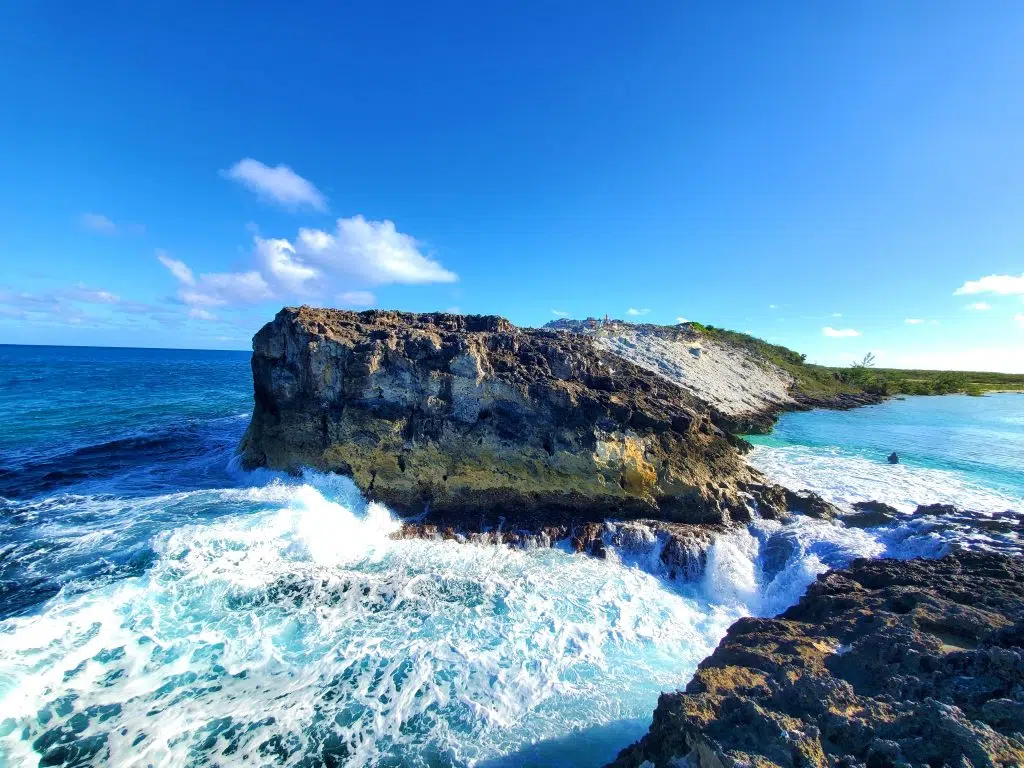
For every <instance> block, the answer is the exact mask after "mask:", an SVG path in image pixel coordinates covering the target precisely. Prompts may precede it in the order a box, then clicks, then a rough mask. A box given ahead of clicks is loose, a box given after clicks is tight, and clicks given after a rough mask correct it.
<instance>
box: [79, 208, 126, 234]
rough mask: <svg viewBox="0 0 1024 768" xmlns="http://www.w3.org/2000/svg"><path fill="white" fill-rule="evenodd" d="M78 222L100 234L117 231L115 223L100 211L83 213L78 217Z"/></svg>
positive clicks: (115, 232)
mask: <svg viewBox="0 0 1024 768" xmlns="http://www.w3.org/2000/svg"><path fill="white" fill-rule="evenodd" d="M78 222H79V223H80V224H81V225H82V226H83V227H85V229H88V230H89V231H90V232H98V233H99V234H101V235H116V234H117V231H118V230H117V224H115V223H114V222H113V221H111V220H110V219H108V218H107V217H106V216H104V215H103V214H102V213H83V214H82V215H81V216H79V217H78Z"/></svg>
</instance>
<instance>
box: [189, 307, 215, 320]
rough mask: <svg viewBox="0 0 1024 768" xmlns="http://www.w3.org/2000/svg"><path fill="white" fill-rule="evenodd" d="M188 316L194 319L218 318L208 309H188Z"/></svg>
mask: <svg viewBox="0 0 1024 768" xmlns="http://www.w3.org/2000/svg"><path fill="white" fill-rule="evenodd" d="M188 316H189V317H191V318H192V319H194V320H218V319H219V318H218V317H217V316H216V315H215V314H213V312H209V311H208V310H205V309H190V310H189V311H188Z"/></svg>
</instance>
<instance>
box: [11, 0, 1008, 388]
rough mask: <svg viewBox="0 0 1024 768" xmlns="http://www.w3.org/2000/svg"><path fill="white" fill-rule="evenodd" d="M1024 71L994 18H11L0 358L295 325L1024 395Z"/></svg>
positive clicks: (447, 13)
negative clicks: (750, 362)
mask: <svg viewBox="0 0 1024 768" xmlns="http://www.w3.org/2000/svg"><path fill="white" fill-rule="evenodd" d="M271 6H276V7H271ZM1022 39H1024V5H1021V4H1020V3H1019V2H1003V3H998V2H977V3H963V2H941V1H940V2H929V3H921V2H897V1H894V0H884V1H882V0H879V1H877V2H871V1H868V2H860V3H818V2H809V1H808V2H773V3H766V4H754V3H747V4H741V5H735V4H723V3H713V2H682V1H679V2H658V1H655V0H652V2H645V3H626V2H598V3H590V4H580V3H570V2H549V3H535V2H523V3H508V4H500V5H495V4H492V3H465V2H461V3H454V2H437V3H430V4H423V3H411V2H410V3H377V4H371V3H363V4H340V3H322V4H314V3H302V2H291V3H287V4H284V3H281V4H273V3H192V2H178V3H158V2H154V3H137V2H120V3H116V2H98V3H90V4H68V3H56V2H47V1H46V0H12V2H8V3H5V4H3V8H2V9H0V46H2V49H3V50H4V52H5V66H4V67H3V68H2V70H0V97H2V100H3V103H4V105H5V107H6V109H5V118H4V120H2V121H0V170H2V175H0V179H2V183H0V342H7V343H11V342H13V343H51V344H98V345H132V346H175V347H215V348H239V349H243V348H247V347H248V346H249V339H250V338H251V336H252V334H253V333H254V332H255V331H256V330H257V329H258V328H259V326H260V325H261V324H262V323H263V322H265V321H267V320H269V319H270V318H271V317H272V316H273V313H274V312H275V311H276V310H277V309H278V308H280V307H281V306H282V305H285V304H296V303H302V302H306V303H311V304H323V305H334V306H351V307H362V306H368V305H372V306H378V307H386V308H400V309H405V310H412V311H429V310H444V309H454V310H455V311H461V312H467V313H497V314H502V315H505V316H507V317H509V318H510V319H512V320H513V321H514V322H516V323H519V324H522V325H540V324H542V323H544V322H547V321H548V320H551V319H553V318H554V317H556V316H558V315H559V314H561V313H568V314H569V315H571V316H574V317H584V316H586V315H588V314H593V315H603V314H604V313H606V312H607V313H609V314H611V315H612V316H617V317H623V318H626V319H633V320H638V321H650V322H657V323H674V322H676V320H677V318H680V317H685V318H688V319H694V320H700V321H702V322H705V323H711V324H714V325H720V326H723V327H728V328H733V329H736V330H741V331H747V332H751V333H754V334H756V335H758V336H761V337H764V338H767V339H769V340H772V341H775V342H778V343H783V344H786V345H788V346H791V347H794V348H796V349H799V350H801V351H803V352H806V353H808V355H809V357H810V358H811V359H814V360H817V361H821V362H826V363H843V362H847V361H849V360H851V359H853V358H855V357H860V356H862V355H863V354H864V353H865V352H867V351H874V352H875V353H876V354H877V356H878V359H879V363H880V364H883V365H896V366H927V367H959V368H987V369H993V370H1011V371H1020V372H1024V89H1022V88H1021V87H1020V84H1021V83H1022V82H1024V56H1022V55H1021V54H1020V41H1021V40H1022ZM631 309H632V310H633V311H634V313H633V314H629V312H630V310H631Z"/></svg>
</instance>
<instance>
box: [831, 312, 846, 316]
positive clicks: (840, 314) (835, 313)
mask: <svg viewBox="0 0 1024 768" xmlns="http://www.w3.org/2000/svg"><path fill="white" fill-rule="evenodd" d="M842 316H843V313H842V312H833V313H832V314H831V315H829V317H842Z"/></svg>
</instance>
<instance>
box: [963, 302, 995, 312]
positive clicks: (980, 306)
mask: <svg viewBox="0 0 1024 768" xmlns="http://www.w3.org/2000/svg"><path fill="white" fill-rule="evenodd" d="M967 308H968V309H974V310H977V311H978V312H988V311H989V310H990V309H992V305H991V304H989V303H987V302H984V301H976V302H974V303H973V304H968V305H967Z"/></svg>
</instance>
